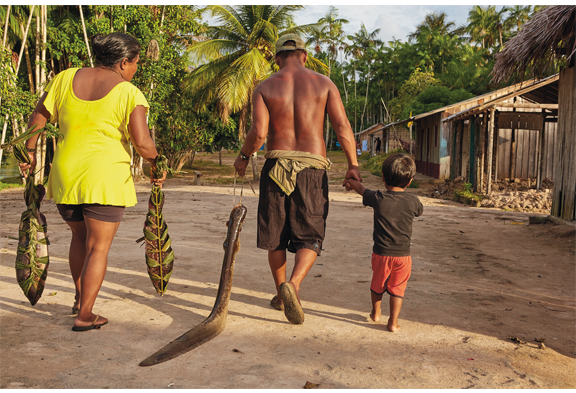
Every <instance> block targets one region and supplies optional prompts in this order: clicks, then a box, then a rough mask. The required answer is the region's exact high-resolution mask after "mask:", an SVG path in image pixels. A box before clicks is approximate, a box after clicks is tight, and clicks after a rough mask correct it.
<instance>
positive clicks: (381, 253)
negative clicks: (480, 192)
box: [346, 153, 423, 332]
mask: <svg viewBox="0 0 576 393" xmlns="http://www.w3.org/2000/svg"><path fill="white" fill-rule="evenodd" d="M415 174H416V165H415V164H414V161H413V160H412V159H411V158H410V157H409V156H407V155H406V154H403V153H396V154H393V155H391V156H390V157H388V158H387V159H386V160H384V163H383V164H382V181H383V182H384V186H385V187H386V190H387V191H386V192H382V191H378V190H376V191H372V190H369V189H367V188H366V187H364V185H363V184H362V183H359V182H357V181H356V180H354V179H349V180H348V184H347V186H346V188H347V189H353V190H354V191H356V192H357V193H358V194H360V195H362V203H363V204H364V206H370V207H372V208H373V209H374V232H373V239H374V247H373V249H372V272H373V274H372V283H371V284H370V291H371V296H372V312H371V313H370V318H371V319H372V320H373V321H375V322H378V321H379V320H380V316H381V311H380V308H381V307H380V306H381V303H382V295H383V294H384V292H388V294H389V295H390V318H389V319H388V323H387V326H388V330H390V331H391V332H396V331H398V330H399V329H400V326H399V325H398V316H399V315H400V309H401V308H402V299H403V297H404V291H405V290H406V285H407V283H408V278H409V277H410V273H411V270H412V258H411V256H410V241H411V238H412V221H413V220H414V217H418V216H420V215H422V211H423V207H422V203H420V200H419V199H418V197H417V196H415V195H413V194H408V193H405V192H404V190H405V189H406V187H408V186H409V185H410V183H411V182H412V179H413V178H414V175H415Z"/></svg>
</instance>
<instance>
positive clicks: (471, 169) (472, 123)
mask: <svg viewBox="0 0 576 393" xmlns="http://www.w3.org/2000/svg"><path fill="white" fill-rule="evenodd" d="M476 145H477V143H476V115H474V116H472V118H471V119H470V145H469V146H470V148H469V154H470V157H469V158H470V167H469V172H468V178H469V179H470V180H469V181H468V183H471V184H472V189H473V190H474V191H476V185H477V183H476V165H475V163H476V160H475V159H476Z"/></svg>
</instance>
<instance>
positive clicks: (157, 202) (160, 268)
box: [144, 155, 174, 296]
mask: <svg viewBox="0 0 576 393" xmlns="http://www.w3.org/2000/svg"><path fill="white" fill-rule="evenodd" d="M167 162H168V160H167V159H166V157H165V156H163V155H162V156H159V157H158V159H157V161H156V176H157V177H159V178H161V177H162V176H163V172H164V171H165V170H168V165H167ZM163 206H164V193H163V192H162V188H160V187H159V186H156V185H153V186H152V190H151V193H150V198H149V200H148V214H147V215H146V221H145V223H144V238H145V241H146V265H147V267H148V275H149V276H150V280H152V285H154V288H156V292H158V293H159V294H160V296H162V295H164V292H166V286H167V285H168V280H170V276H171V275H172V267H173V265H174V251H173V250H172V247H171V245H172V241H171V240H170V236H169V235H168V225H166V221H164V215H163V214H162V208H163Z"/></svg>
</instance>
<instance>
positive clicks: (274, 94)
mask: <svg viewBox="0 0 576 393" xmlns="http://www.w3.org/2000/svg"><path fill="white" fill-rule="evenodd" d="M307 58H308V52H307V51H306V47H305V45H304V41H303V40H302V38H300V36H298V35H297V34H286V35H283V36H282V37H280V38H279V39H278V41H277V42H276V58H275V60H276V64H277V65H278V67H280V71H278V72H276V73H275V74H273V75H271V76H270V77H269V78H268V79H266V80H265V81H264V82H262V83H260V84H259V85H258V87H257V88H256V89H255V90H254V94H253V98H252V104H253V111H252V127H251V128H250V131H249V132H248V134H247V135H246V141H245V142H244V145H243V146H242V148H241V150H240V154H239V156H238V158H237V159H236V161H235V162H234V167H235V168H236V171H237V172H238V173H239V174H240V176H244V173H245V172H246V166H247V165H248V159H249V157H250V155H251V154H252V153H254V152H255V151H256V150H258V149H259V148H260V146H262V143H263V142H264V140H265V138H266V136H268V146H267V147H268V151H267V153H266V162H265V163H264V167H263V168H262V175H261V178H260V200H259V202H258V234H257V236H258V240H257V246H258V248H262V249H264V250H268V262H269V264H270V269H271V270H272V276H273V278H274V282H275V284H276V292H277V295H276V296H274V297H273V298H272V300H271V302H270V305H271V306H272V307H274V308H275V309H277V310H283V311H284V315H285V316H286V318H287V319H288V321H289V322H290V323H293V324H300V323H303V322H304V311H303V310H302V306H301V304H300V297H299V291H300V285H301V284H302V280H304V278H305V277H306V274H308V271H309V270H310V268H311V267H312V265H313V264H314V262H315V261H316V257H317V256H318V255H320V251H321V250H322V242H323V241H324V235H325V230H326V217H327V216H328V177H327V175H326V170H327V169H329V167H330V161H329V160H328V159H327V158H326V147H325V143H324V136H323V135H324V133H323V125H324V119H325V116H326V113H327V114H328V116H330V120H331V122H332V125H333V127H334V130H335V131H336V136H337V138H338V141H339V142H340V145H341V146H342V150H344V153H345V155H346V159H347V161H348V172H347V173H346V176H345V180H344V182H343V183H342V185H345V184H346V182H347V180H348V179H355V180H357V181H361V180H362V178H361V176H360V172H359V170H358V162H357V160H356V156H355V155H354V135H353V133H352V128H351V127H350V123H349V121H348V118H347V117H346V112H345V111H344V105H343V104H342V99H341V98H340V93H339V91H338V88H337V87H336V86H335V85H334V83H332V81H331V80H330V78H328V77H326V76H324V75H321V74H319V73H317V72H314V71H312V70H310V69H308V68H305V67H304V64H305V63H306V59H307ZM286 250H288V251H290V252H293V253H296V258H295V264H294V270H293V271H292V275H291V277H290V280H288V281H286Z"/></svg>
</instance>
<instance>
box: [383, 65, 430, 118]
mask: <svg viewBox="0 0 576 393" xmlns="http://www.w3.org/2000/svg"><path fill="white" fill-rule="evenodd" d="M440 83H441V82H440V81H439V80H438V79H436V78H434V73H433V72H432V71H425V72H422V71H421V70H420V69H419V68H418V69H416V70H414V72H412V74H411V75H410V78H409V79H408V80H407V81H406V82H405V83H404V84H403V85H402V87H401V88H400V92H399V94H398V98H394V99H393V100H391V101H390V104H389V110H390V115H391V117H392V119H396V120H400V119H406V118H408V116H404V112H405V111H406V110H405V108H407V107H408V105H409V104H410V103H411V102H412V101H413V100H414V98H415V97H416V96H417V95H418V94H420V93H421V92H423V91H424V90H426V89H427V88H429V87H431V86H437V85H439V84H440ZM412 115H414V113H412Z"/></svg>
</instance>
